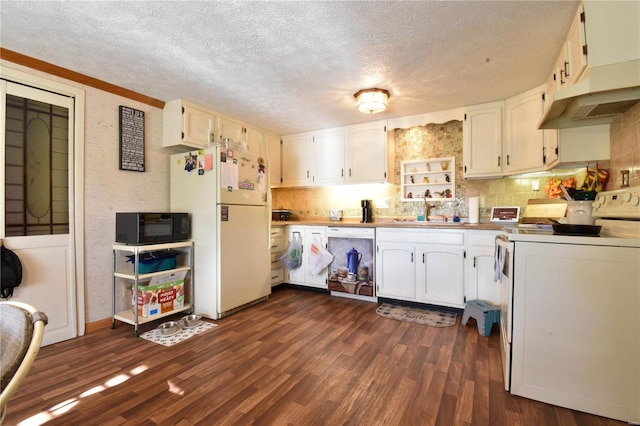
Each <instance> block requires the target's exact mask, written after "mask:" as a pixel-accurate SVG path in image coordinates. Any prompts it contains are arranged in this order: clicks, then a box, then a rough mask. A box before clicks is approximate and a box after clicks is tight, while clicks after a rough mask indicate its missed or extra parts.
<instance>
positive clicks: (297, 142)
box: [281, 133, 312, 187]
mask: <svg viewBox="0 0 640 426" xmlns="http://www.w3.org/2000/svg"><path fill="white" fill-rule="evenodd" d="M311 144H312V136H311V133H304V134H300V135H292V136H283V137H282V145H281V148H282V157H281V158H282V186H283V187H292V186H294V187H295V186H309V185H311Z"/></svg>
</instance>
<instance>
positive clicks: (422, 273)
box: [416, 233, 465, 307]
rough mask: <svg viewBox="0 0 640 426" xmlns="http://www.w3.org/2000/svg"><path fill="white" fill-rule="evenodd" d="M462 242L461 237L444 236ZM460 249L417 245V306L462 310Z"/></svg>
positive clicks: (462, 259) (462, 280) (461, 262)
mask: <svg viewBox="0 0 640 426" xmlns="http://www.w3.org/2000/svg"><path fill="white" fill-rule="evenodd" d="M447 237H453V239H456V240H457V239H458V238H460V239H462V244H464V234H463V233H461V234H459V235H451V236H449V235H447ZM464 255H465V249H464V245H463V246H462V247H460V246H458V245H457V244H455V245H454V246H449V245H448V244H421V245H419V246H418V258H417V259H416V260H417V263H416V266H417V271H416V283H417V290H418V291H419V292H420V293H419V294H418V295H419V300H420V301H421V302H426V303H431V304H434V305H443V306H453V307H464V272H463V271H464Z"/></svg>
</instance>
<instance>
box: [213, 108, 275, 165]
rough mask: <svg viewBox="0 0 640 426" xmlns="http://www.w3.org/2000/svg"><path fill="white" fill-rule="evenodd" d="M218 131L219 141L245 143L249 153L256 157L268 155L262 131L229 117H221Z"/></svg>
mask: <svg viewBox="0 0 640 426" xmlns="http://www.w3.org/2000/svg"><path fill="white" fill-rule="evenodd" d="M218 129H219V133H220V137H219V140H223V139H225V138H230V139H231V140H232V141H233V142H244V143H245V144H246V146H247V150H248V151H249V153H251V154H253V155H256V156H265V155H266V148H265V146H264V133H263V132H262V130H260V129H258V128H256V127H252V126H251V125H249V124H247V123H243V122H241V121H238V120H234V119H233V118H229V117H220V119H219V124H218Z"/></svg>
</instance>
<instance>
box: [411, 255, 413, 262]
mask: <svg viewBox="0 0 640 426" xmlns="http://www.w3.org/2000/svg"><path fill="white" fill-rule="evenodd" d="M411 263H413V253H411Z"/></svg>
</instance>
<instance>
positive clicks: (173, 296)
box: [133, 279, 184, 317]
mask: <svg viewBox="0 0 640 426" xmlns="http://www.w3.org/2000/svg"><path fill="white" fill-rule="evenodd" d="M134 297H135V296H134ZM135 299H137V308H138V315H139V316H142V317H152V316H154V315H159V314H164V313H166V312H171V311H173V310H175V309H179V308H182V307H184V279H180V280H176V281H170V282H165V283H161V284H156V285H148V286H138V294H137V297H135ZM135 306H136V305H135V304H134V306H133V309H135Z"/></svg>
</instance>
